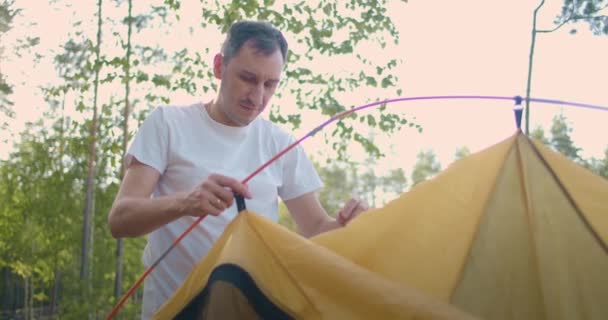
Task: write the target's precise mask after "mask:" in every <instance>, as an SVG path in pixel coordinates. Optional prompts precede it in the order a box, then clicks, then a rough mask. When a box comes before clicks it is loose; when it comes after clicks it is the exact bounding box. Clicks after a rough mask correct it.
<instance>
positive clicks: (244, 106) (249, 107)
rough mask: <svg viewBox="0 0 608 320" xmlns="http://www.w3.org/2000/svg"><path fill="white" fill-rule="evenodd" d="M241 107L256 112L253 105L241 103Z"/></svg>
mask: <svg viewBox="0 0 608 320" xmlns="http://www.w3.org/2000/svg"><path fill="white" fill-rule="evenodd" d="M240 106H241V107H243V108H245V109H247V110H255V106H254V105H252V104H247V103H241V104H240Z"/></svg>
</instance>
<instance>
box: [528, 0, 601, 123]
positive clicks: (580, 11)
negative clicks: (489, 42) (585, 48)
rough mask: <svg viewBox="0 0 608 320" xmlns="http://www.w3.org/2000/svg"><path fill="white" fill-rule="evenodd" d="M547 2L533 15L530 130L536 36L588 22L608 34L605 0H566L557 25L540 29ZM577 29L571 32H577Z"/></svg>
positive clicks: (543, 0) (529, 62) (529, 87)
mask: <svg viewBox="0 0 608 320" xmlns="http://www.w3.org/2000/svg"><path fill="white" fill-rule="evenodd" d="M544 4H545V0H541V1H540V3H539V4H538V6H537V7H536V9H535V10H534V13H533V15H532V38H531V41H530V55H529V58H528V80H527V83H526V107H525V109H526V111H525V118H526V130H525V133H526V134H529V132H530V93H531V91H532V70H533V64H534V49H535V47H536V36H537V35H538V34H539V33H552V32H555V31H557V30H559V29H561V28H562V27H563V26H564V25H566V24H569V23H577V22H582V21H584V22H587V23H588V24H589V27H590V29H591V31H592V32H593V33H594V34H596V35H606V34H608V16H607V15H603V14H601V11H602V10H604V9H606V8H608V3H607V2H606V1H605V0H564V5H563V6H562V11H561V14H560V15H559V16H558V17H557V20H556V21H555V24H556V26H555V27H554V28H551V29H538V28H537V17H538V13H539V11H540V9H541V8H542V7H543V5H544ZM575 32H576V31H575V29H573V31H571V33H575Z"/></svg>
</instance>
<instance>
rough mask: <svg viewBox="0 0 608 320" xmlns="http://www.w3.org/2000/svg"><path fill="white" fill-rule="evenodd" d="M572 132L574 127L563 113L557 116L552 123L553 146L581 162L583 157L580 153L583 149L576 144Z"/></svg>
mask: <svg viewBox="0 0 608 320" xmlns="http://www.w3.org/2000/svg"><path fill="white" fill-rule="evenodd" d="M571 132H572V128H571V127H570V124H568V122H567V120H566V117H565V116H564V115H563V114H559V115H557V116H555V117H554V118H553V124H552V125H551V147H552V148H553V149H555V150H556V151H557V152H559V153H561V154H563V155H565V156H566V157H568V158H570V159H572V160H574V161H578V162H581V161H582V159H581V157H580V155H579V152H580V151H581V149H580V148H578V147H576V146H575V145H574V142H573V141H572V138H571V137H570V133H571Z"/></svg>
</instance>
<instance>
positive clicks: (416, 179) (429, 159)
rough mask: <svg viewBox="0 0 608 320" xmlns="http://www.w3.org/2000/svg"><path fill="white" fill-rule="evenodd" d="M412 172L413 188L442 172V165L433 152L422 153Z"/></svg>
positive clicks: (418, 156) (417, 157)
mask: <svg viewBox="0 0 608 320" xmlns="http://www.w3.org/2000/svg"><path fill="white" fill-rule="evenodd" d="M416 159H417V160H416V164H415V165H414V170H413V171H412V186H415V185H417V184H419V183H420V182H423V181H425V180H427V179H430V178H432V177H433V176H435V175H436V174H437V173H439V172H440V171H441V164H440V163H439V162H438V161H437V156H436V155H435V152H433V151H432V150H426V151H420V152H419V153H418V155H417V156H416Z"/></svg>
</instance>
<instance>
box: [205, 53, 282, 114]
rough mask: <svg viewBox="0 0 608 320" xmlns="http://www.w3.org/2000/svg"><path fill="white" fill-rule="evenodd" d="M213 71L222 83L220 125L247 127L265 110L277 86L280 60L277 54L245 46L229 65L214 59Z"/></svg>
mask: <svg viewBox="0 0 608 320" xmlns="http://www.w3.org/2000/svg"><path fill="white" fill-rule="evenodd" d="M218 60H219V61H218ZM214 67H215V75H216V77H217V78H218V79H221V83H220V93H219V95H220V96H219V101H218V102H219V109H220V111H221V113H222V115H221V119H220V122H223V123H224V124H226V125H230V126H246V125H248V124H249V123H250V122H251V121H253V120H254V119H255V118H256V117H257V116H258V115H259V114H260V113H261V112H262V111H263V110H264V109H265V108H266V105H267V104H268V101H269V100H270V98H271V97H272V95H273V94H274V91H275V89H276V88H277V86H278V85H279V80H280V78H281V71H282V69H283V57H282V55H281V52H280V51H279V50H276V51H275V52H273V53H272V54H265V53H263V52H261V51H258V50H257V49H255V48H254V47H252V46H251V45H250V44H249V43H245V44H244V45H243V46H242V47H241V48H240V49H239V51H238V52H237V54H236V55H234V56H233V57H232V59H230V60H229V61H228V64H224V63H223V61H222V59H221V58H220V59H217V58H216V61H215V66H214Z"/></svg>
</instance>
